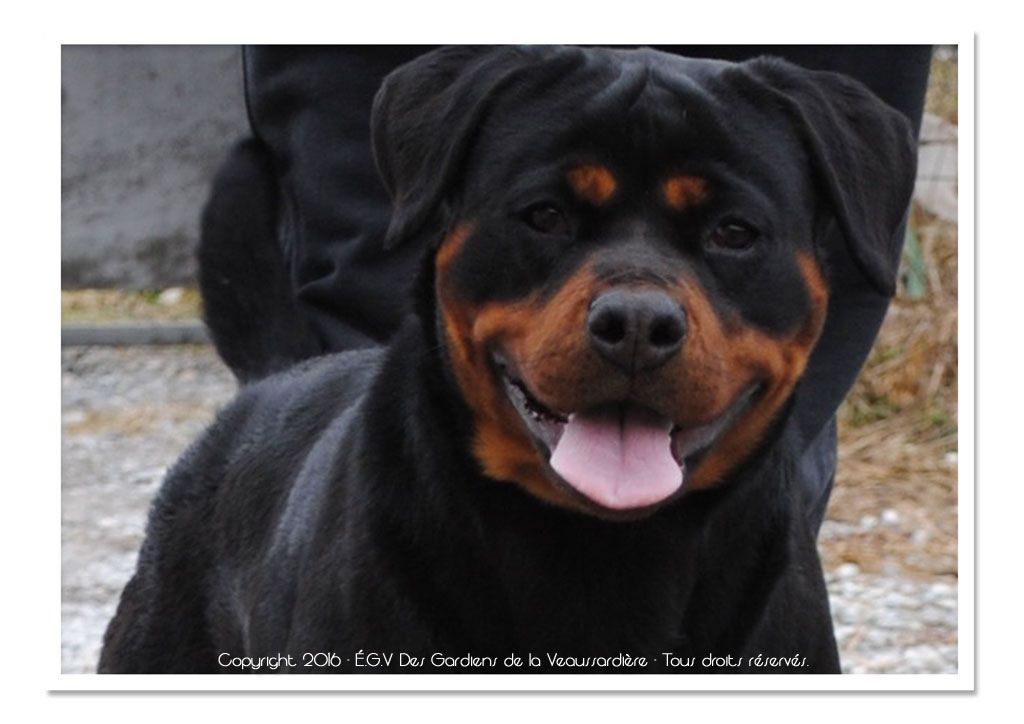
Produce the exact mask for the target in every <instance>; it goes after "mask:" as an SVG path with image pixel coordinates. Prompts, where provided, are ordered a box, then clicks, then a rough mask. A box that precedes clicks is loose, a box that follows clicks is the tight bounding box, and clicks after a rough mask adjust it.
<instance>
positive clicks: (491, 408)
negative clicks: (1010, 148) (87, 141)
mask: <svg viewBox="0 0 1024 724" xmlns="http://www.w3.org/2000/svg"><path fill="white" fill-rule="evenodd" d="M373 136H374V147H375V152H376V157H377V162H378V165H379V168H380V171H381V175H382V176H383V179H384V182H385V184H386V186H387V187H388V190H389V191H390V193H391V195H392V197H393V199H394V212H393V217H392V219H391V225H390V228H389V230H388V239H387V243H388V244H391V245H394V244H399V243H405V242H407V241H409V240H411V239H415V238H420V239H422V238H423V236H424V235H429V236H430V240H431V241H433V242H434V243H433V245H432V249H433V256H432V259H433V271H434V275H433V283H434V293H435V295H436V310H437V319H436V324H437V333H438V337H439V341H440V342H441V343H442V345H443V346H444V349H445V352H446V363H447V364H448V365H449V366H450V371H451V373H452V375H453V377H454V379H455V381H456V383H457V385H458V388H459V389H460V391H461V394H462V396H463V397H464V398H465V401H466V402H467V403H468V405H469V407H470V409H471V410H472V414H473V417H474V440H473V452H474V454H475V456H476V458H477V460H478V461H479V464H480V466H481V468H482V469H483V470H484V471H485V472H486V473H487V474H488V475H489V476H491V477H493V478H496V479H499V480H504V481H511V482H514V483H517V484H519V485H520V486H522V487H523V488H525V489H527V490H528V491H529V492H531V493H533V494H534V495H536V496H538V497H539V498H541V499H544V500H547V501H549V502H553V503H556V504H559V505H563V506H567V507H571V508H575V509H580V510H586V511H589V512H592V513H597V514H601V515H610V514H613V513H614V512H615V511H619V512H622V511H628V513H629V514H631V515H632V514H636V513H637V512H641V513H642V512H646V511H649V510H653V509H654V508H655V507H657V506H659V505H661V504H663V503H664V502H666V501H668V500H671V499H673V498H675V497H676V496H678V495H681V494H683V493H685V492H687V491H693V490H700V489H706V488H709V487H712V486H715V485H717V484H719V483H720V482H722V481H723V480H726V479H727V478H728V474H729V473H730V471H732V470H734V469H735V468H736V466H737V465H738V464H739V463H741V462H742V461H743V460H744V459H745V458H746V457H748V456H749V455H750V454H751V453H752V451H754V450H755V449H756V448H757V446H758V444H759V442H760V441H761V440H762V439H763V437H764V436H765V434H766V432H767V431H768V429H769V427H770V425H771V424H772V423H773V421H775V420H776V418H777V417H778V414H779V412H780V410H782V409H783V407H784V405H785V403H786V401H787V400H788V398H789V397H790V395H791V393H792V392H793V389H794V386H795V385H796V383H797V381H798V380H799V379H800V377H801V375H802V373H803V371H804V367H805V364H806V362H807V359H808V356H809V355H810V353H811V351H812V350H813V348H814V346H815V343H816V341H817V339H818V337H819V335H820V332H821V329H822V326H823V324H824V322H825V315H826V306H827V300H828V296H829V279H828V272H827V270H826V269H825V268H824V267H823V264H822V262H821V260H822V259H823V258H824V253H823V252H824V251H825V250H823V249H822V245H823V243H824V240H825V239H826V238H829V237H832V236H834V235H833V234H829V233H828V232H829V230H830V228H831V226H832V225H833V224H834V223H835V222H838V224H839V227H840V228H841V230H842V237H843V238H844V239H845V244H846V245H847V249H848V251H849V253H850V255H851V256H852V257H853V258H854V260H855V261H856V263H857V264H858V265H859V266H860V268H861V269H862V270H863V273H864V275H865V277H866V280H868V281H869V282H870V283H872V284H874V285H875V286H876V287H878V288H879V289H880V290H881V291H883V292H888V293H891V291H892V289H893V286H894V282H895V275H896V268H897V264H898V253H899V240H898V239H895V238H894V232H895V230H896V229H897V228H898V226H899V225H900V222H901V220H902V217H903V214H904V212H905V208H906V205H907V202H908V200H909V196H910V192H911V189H912V183H913V168H914V161H913V146H912V142H911V134H910V131H909V124H908V123H907V122H906V121H905V120H904V119H903V118H902V116H900V115H899V114H898V113H896V112H895V111H893V110H892V109H890V108H889V107H888V106H886V105H884V104H883V103H882V102H881V101H879V100H878V99H877V98H875V97H874V96H873V95H871V94H870V93H869V92H868V91H866V90H865V89H864V88H863V87H862V86H860V85H859V84H857V83H855V82H853V81H851V80H849V79H846V78H844V77H841V76H838V75H834V74H829V73H816V72H810V71H806V70H803V69H799V68H797V67H795V66H792V65H789V64H786V63H783V62H780V61H776V60H765V59H761V60H755V61H751V62H748V63H744V64H738V65H736V64H730V63H723V62H717V61H706V60H692V59H684V58H680V57H676V56H671V55H666V54H663V53H658V52H654V51H649V50H639V51H613V50H599V49H581V48H548V47H545V48H452V49H444V50H440V51H437V52H433V53H430V54H428V55H425V56H423V57H422V58H420V59H418V60H416V61H414V62H413V63H410V64H409V65H406V66H404V67H402V68H400V69H398V70H397V71H396V72H395V73H393V74H392V75H391V76H389V77H388V79H387V80H386V81H385V83H384V86H383V88H382V89H381V91H380V93H379V95H378V97H377V101H376V103H375V107H374V116H373ZM431 321H432V322H434V321H435V320H431Z"/></svg>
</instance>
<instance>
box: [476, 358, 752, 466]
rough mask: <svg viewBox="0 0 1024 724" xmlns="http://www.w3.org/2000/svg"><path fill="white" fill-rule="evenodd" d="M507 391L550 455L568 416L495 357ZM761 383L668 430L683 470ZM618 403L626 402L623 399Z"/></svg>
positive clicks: (702, 452) (696, 460)
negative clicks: (711, 414)
mask: <svg viewBox="0 0 1024 724" xmlns="http://www.w3.org/2000/svg"><path fill="white" fill-rule="evenodd" d="M493 359H494V363H495V366H496V367H497V368H498V371H499V373H500V375H501V379H502V382H503V383H504V386H505V390H506V394H507V395H508V397H509V399H510V400H511V402H512V404H513V407H515V408H516V410H517V411H518V412H519V415H520V417H521V418H522V419H523V421H524V423H525V424H526V426H527V429H528V430H529V431H530V433H531V434H532V435H533V436H534V437H535V438H536V439H537V440H538V441H539V442H540V443H542V445H543V447H544V448H546V450H544V452H545V453H546V454H547V455H548V456H550V455H551V453H552V452H553V451H554V449H555V446H556V445H557V444H558V441H559V439H560V438H561V436H562V432H563V431H564V430H565V425H566V424H567V423H568V421H569V415H567V414H564V413H560V412H556V411H554V410H552V409H550V408H549V407H547V406H545V405H544V404H543V403H541V402H540V401H539V400H538V399H537V398H536V397H535V396H534V395H533V394H532V393H531V392H530V390H529V388H528V387H527V386H526V384H525V383H524V382H523V381H522V380H520V379H518V378H517V377H515V376H514V375H513V374H512V372H511V371H510V369H509V365H508V364H507V362H506V361H505V360H504V359H503V358H502V357H500V356H498V355H495V356H494V358H493ZM759 389H760V384H758V383H753V384H751V385H749V386H748V387H747V388H746V389H744V390H743V392H741V393H740V394H739V395H738V396H737V397H736V399H735V400H734V401H733V402H732V403H731V404H730V405H729V407H728V408H726V410H725V411H724V412H722V414H720V415H718V416H717V417H716V418H715V419H714V420H712V421H711V422H709V423H706V424H704V425H696V426H683V425H681V424H679V423H674V424H673V426H672V430H671V433H670V434H671V436H672V454H673V456H674V457H675V459H676V462H678V463H679V466H680V467H681V468H683V469H684V470H693V469H694V468H695V467H696V466H697V464H699V463H700V461H701V460H702V459H703V457H704V456H705V454H706V453H707V452H708V451H709V450H710V449H711V448H712V447H713V446H714V444H715V443H716V442H717V441H718V439H719V438H720V437H721V435H722V433H723V432H724V431H725V430H726V429H727V428H728V427H729V426H730V425H731V424H732V423H733V422H734V421H735V420H736V418H738V417H739V416H740V414H741V413H742V411H743V410H744V409H746V407H747V405H748V404H749V402H750V401H751V400H752V399H753V398H754V396H755V395H756V394H757V391H758V390H759ZM620 404H627V403H626V402H625V401H623V402H622V403H620Z"/></svg>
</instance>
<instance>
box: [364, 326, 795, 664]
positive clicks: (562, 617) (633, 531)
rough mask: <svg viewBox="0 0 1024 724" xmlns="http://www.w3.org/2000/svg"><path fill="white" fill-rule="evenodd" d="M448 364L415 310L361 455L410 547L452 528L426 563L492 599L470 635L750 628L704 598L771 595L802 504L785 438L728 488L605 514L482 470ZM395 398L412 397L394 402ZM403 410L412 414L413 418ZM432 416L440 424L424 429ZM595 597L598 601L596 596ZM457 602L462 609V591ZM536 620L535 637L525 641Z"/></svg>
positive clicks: (453, 587) (453, 586) (574, 637)
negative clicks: (620, 515) (533, 492)
mask: <svg viewBox="0 0 1024 724" xmlns="http://www.w3.org/2000/svg"><path fill="white" fill-rule="evenodd" d="M443 364H444V362H443V359H442V358H441V356H440V351H439V349H438V347H437V346H436V345H432V344H430V343H429V341H428V340H427V339H425V337H424V333H423V328H422V325H420V324H418V323H416V322H415V321H412V320H410V322H409V323H407V324H406V325H404V326H403V327H402V329H401V330H400V331H399V333H398V335H397V336H396V337H395V339H394V340H393V342H392V345H391V348H390V349H389V351H388V354H387V358H386V359H385V361H384V363H383V367H382V369H381V372H380V374H378V376H377V380H376V382H375V384H376V385H378V387H379V389H378V390H377V392H379V393H381V394H371V395H370V396H369V399H371V400H375V403H374V404H373V406H372V407H371V408H370V409H369V410H368V411H367V414H368V415H370V416H371V417H372V418H374V419H373V420H372V423H371V424H369V425H367V426H366V429H367V430H374V431H386V433H385V434H384V435H380V434H377V435H375V436H374V437H373V438H370V437H369V436H367V438H366V439H365V440H364V441H363V446H364V447H363V450H364V453H363V454H364V457H365V461H366V464H367V465H370V466H371V467H375V468H377V469H380V470H386V471H387V474H386V475H384V476H380V477H379V478H378V479H381V480H392V481H395V482H396V487H394V488H393V489H392V490H390V491H381V492H382V496H384V497H386V498H387V502H386V503H385V504H383V505H382V506H381V510H385V511H387V515H388V517H389V518H391V519H400V520H401V521H402V522H403V526H401V527H397V526H396V527H395V534H396V535H404V536H407V540H406V543H407V545H408V547H410V548H412V547H415V546H416V543H415V540H416V538H417V536H431V537H433V538H434V539H436V538H438V537H443V538H444V544H443V545H439V546H437V547H436V550H437V551H439V553H438V555H443V556H445V560H444V561H432V562H431V561H422V560H421V561H419V564H420V565H426V566H431V570H434V571H437V572H438V573H437V576H438V580H436V582H435V584H436V590H435V595H440V596H445V595H449V593H448V592H451V591H460V594H459V596H460V597H463V598H467V597H468V600H471V601H472V600H475V601H476V603H477V604H478V603H479V601H480V600H481V599H483V600H486V601H488V604H489V606H490V608H491V610H492V611H493V617H492V620H489V621H479V620H477V621H472V622H468V623H467V622H464V623H463V624H462V625H463V626H464V627H465V628H464V631H463V634H464V636H465V638H466V642H467V645H471V644H474V643H476V642H483V641H487V640H491V641H501V642H502V643H503V645H509V646H522V645H527V644H529V645H534V646H537V647H541V646H543V647H544V648H545V649H547V650H550V649H551V648H552V647H555V648H558V649H560V650H563V651H568V648H567V647H569V646H570V645H573V646H583V647H584V648H586V647H587V646H590V648H589V649H587V650H591V651H593V650H594V647H595V646H600V647H601V648H603V649H605V650H607V651H608V652H609V653H614V652H615V651H616V650H618V649H623V648H624V647H626V648H634V649H635V648H636V647H642V646H644V645H654V643H655V642H664V641H665V640H679V641H684V642H687V641H688V642H694V641H696V640H697V639H705V638H706V639H708V640H707V641H706V642H702V645H703V644H706V645H711V644H714V643H716V642H721V641H723V637H725V638H726V639H728V640H729V641H732V642H735V640H736V639H737V638H739V639H742V638H743V637H744V636H745V635H746V634H745V633H744V632H741V631H737V630H733V629H732V626H733V625H734V622H735V621H736V620H740V619H741V618H742V617H740V616H739V612H738V611H737V612H729V611H724V610H722V609H721V608H720V607H717V608H716V607H714V606H712V605H711V604H706V603H705V602H706V601H713V600H722V599H721V597H719V596H718V595H716V591H715V590H713V589H714V587H716V586H723V585H728V586H733V587H740V588H742V589H743V590H742V591H738V592H737V595H734V596H729V597H726V598H725V599H724V600H730V601H744V600H750V599H752V598H762V599H763V598H764V597H765V596H766V595H768V593H770V591H765V590H760V589H759V583H758V582H759V581H771V580H774V578H775V576H772V575H767V573H768V571H767V570H766V567H771V568H777V567H779V566H782V565H784V563H785V556H786V551H785V550H780V549H779V546H778V545H776V544H777V543H778V542H780V541H784V540H786V539H787V535H786V529H787V526H789V525H790V524H791V517H792V515H793V514H794V508H793V506H794V504H796V505H798V502H794V501H795V499H796V498H797V496H794V495H792V494H791V490H790V487H791V486H790V480H791V478H792V476H791V475H788V474H787V473H786V472H785V470H786V468H787V467H788V466H787V465H786V464H785V463H784V461H781V462H780V461H778V460H774V459H769V458H773V456H774V457H778V454H777V453H776V452H775V450H777V449H778V448H779V447H784V446H778V445H773V444H772V440H768V441H767V444H766V445H765V446H764V448H763V450H762V452H761V453H760V454H758V455H755V456H753V457H752V458H751V459H750V460H749V461H748V462H747V463H745V464H744V465H743V466H741V468H740V469H739V470H738V473H737V475H736V479H735V480H733V481H731V482H730V484H729V485H727V486H725V487H723V488H721V489H719V490H713V491H709V492H700V493H693V494H691V495H688V496H684V498H683V499H681V500H680V501H678V502H677V503H675V504H672V505H670V506H668V507H667V508H665V509H663V510H660V511H658V512H656V513H654V514H653V515H651V516H650V517H648V518H645V519H643V520H639V521H633V522H627V523H623V522H609V521H604V520H599V519H596V518H592V517H588V516H586V515H583V514H580V513H576V512H572V511H567V510H562V509H559V508H555V507H553V506H551V505H549V504H547V503H544V502H542V501H539V500H536V499H534V498H533V497H532V496H530V495H529V494H528V493H526V492H525V491H522V490H521V489H519V488H518V486H515V485H514V484H512V483H508V482H501V481H496V480H492V479H489V478H487V477H485V476H484V475H483V474H482V473H481V472H480V471H479V467H478V466H477V464H476V462H475V461H474V459H473V458H472V456H471V454H470V452H469V445H470V442H469V441H470V439H471V434H472V417H471V413H470V411H469V409H468V408H467V407H466V405H465V404H464V403H463V402H462V401H461V398H460V397H459V395H458V391H457V388H456V386H455V384H454V382H453V381H451V379H450V378H449V377H448V376H447V375H445V374H444V371H443V366H442V365H443ZM396 396H400V397H401V398H402V399H403V400H405V401H406V402H407V403H409V404H403V405H402V407H401V408H399V407H398V406H396V405H394V404H392V403H390V402H389V401H390V400H394V399H396ZM398 409H403V410H406V411H409V410H411V411H412V413H411V414H408V413H406V414H407V415H408V416H406V417H403V416H402V415H400V414H398V413H397V410H398ZM414 418H415V419H414ZM424 421H430V423H429V424H430V425H433V426H434V428H432V432H434V434H424V433H423V432H422V431H423V429H424V425H425V424H426V423H425V422H424ZM782 427H783V426H779V428H780V429H781V428H782ZM436 429H441V430H443V431H444V434H441V435H439V434H436ZM763 471H772V472H771V474H770V475H769V474H767V473H765V472H763ZM780 471H782V472H780ZM722 520H729V521H733V523H730V525H729V526H725V525H722V524H721V523H719V521H722ZM737 520H742V521H743V523H742V525H736V524H735V521H737ZM398 544H400V541H396V545H398ZM723 549H725V550H724V552H723ZM432 550H434V548H432ZM711 551H714V552H715V558H716V559H717V560H731V561H733V563H732V567H731V570H730V575H729V576H721V575H719V574H720V572H718V571H714V570H710V569H709V567H708V566H706V565H704V561H705V560H707V559H708V558H709V555H708V554H709V553H710V552H711ZM738 572H746V573H747V575H737V573H738ZM442 576H444V577H445V579H446V580H441V577H442ZM595 597H600V598H601V600H602V605H601V606H593V605H590V602H592V601H593V600H594V599H595ZM450 605H452V606H453V607H454V608H453V610H456V611H457V610H459V602H458V601H452V602H450ZM471 609H472V607H471V606H468V605H467V607H466V610H467V611H469V610H471ZM473 610H477V611H478V610H479V608H476V609H473ZM598 611H599V612H600V618H598V617H597V613H596V612H598ZM748 618H749V617H748ZM525 631H530V632H531V636H532V637H533V639H534V640H532V641H529V642H527V641H522V640H517V639H515V637H516V636H517V635H518V633H517V632H525ZM488 637H492V638H488ZM493 637H497V638H493ZM510 637H511V639H510ZM569 642H572V644H570V643H569ZM694 645H696V644H694ZM737 645H738V644H737Z"/></svg>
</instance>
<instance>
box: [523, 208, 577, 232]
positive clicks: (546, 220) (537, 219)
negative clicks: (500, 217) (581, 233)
mask: <svg viewBox="0 0 1024 724" xmlns="http://www.w3.org/2000/svg"><path fill="white" fill-rule="evenodd" d="M525 218H526V223H527V224H528V225H529V227H530V228H531V229H533V230H534V231H539V232H540V233H542V234H551V235H554V236H567V235H568V234H569V219H568V218H566V216H565V214H564V213H562V211H561V210H560V209H558V208H557V207H555V206H552V205H551V204H537V205H536V206H531V207H530V208H529V209H527V210H526V217H525Z"/></svg>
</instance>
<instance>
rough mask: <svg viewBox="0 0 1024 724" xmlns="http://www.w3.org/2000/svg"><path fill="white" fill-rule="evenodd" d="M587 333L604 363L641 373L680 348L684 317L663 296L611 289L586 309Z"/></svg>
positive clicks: (683, 313)
mask: <svg viewBox="0 0 1024 724" xmlns="http://www.w3.org/2000/svg"><path fill="white" fill-rule="evenodd" d="M587 332H588V333H589V334H590V342H591V344H593V345H594V349H596V350H597V351H598V352H599V353H600V354H601V356H602V357H604V358H605V359H606V360H608V361H609V362H611V363H612V364H614V365H615V366H616V367H620V368H622V369H624V370H626V371H627V372H643V371H647V370H653V369H656V368H658V367H660V366H661V365H663V364H665V363H666V362H668V360H669V359H670V358H671V357H672V355H674V354H675V353H676V352H678V351H679V348H680V347H682V345H683V338H684V337H685V336H686V313H685V312H684V311H683V308H682V306H680V304H679V303H678V302H676V301H675V300H673V299H672V297H670V296H668V295H667V294H665V293H664V292H660V291H656V290H648V289H644V290H627V289H615V290H612V291H608V292H605V293H604V294H602V295H601V296H599V297H598V298H597V299H595V300H594V301H593V303H592V304H591V305H590V312H589V314H588V315H587Z"/></svg>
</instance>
